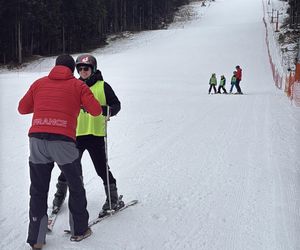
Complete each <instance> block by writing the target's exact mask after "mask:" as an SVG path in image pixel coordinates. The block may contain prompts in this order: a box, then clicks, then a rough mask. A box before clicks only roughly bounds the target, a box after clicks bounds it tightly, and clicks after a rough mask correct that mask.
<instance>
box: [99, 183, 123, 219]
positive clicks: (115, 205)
mask: <svg viewBox="0 0 300 250" xmlns="http://www.w3.org/2000/svg"><path fill="white" fill-rule="evenodd" d="M104 188H105V193H106V201H105V203H104V205H103V206H102V210H101V211H100V213H99V218H100V217H103V216H104V215H106V214H107V213H110V212H113V211H116V210H119V209H120V208H121V207H124V205H125V204H124V202H123V201H122V196H120V197H119V195H118V189H117V186H116V184H110V185H109V186H104ZM108 190H109V192H110V201H111V208H110V207H109V198H108ZM110 209H111V210H112V211H110Z"/></svg>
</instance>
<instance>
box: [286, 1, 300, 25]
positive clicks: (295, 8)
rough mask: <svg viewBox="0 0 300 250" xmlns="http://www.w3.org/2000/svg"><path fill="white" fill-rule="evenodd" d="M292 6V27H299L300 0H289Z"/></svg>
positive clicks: (290, 12) (290, 10) (290, 11)
mask: <svg viewBox="0 0 300 250" xmlns="http://www.w3.org/2000/svg"><path fill="white" fill-rule="evenodd" d="M289 5H290V8H289V10H288V13H289V20H290V21H289V23H290V28H294V29H299V28H300V0H289Z"/></svg>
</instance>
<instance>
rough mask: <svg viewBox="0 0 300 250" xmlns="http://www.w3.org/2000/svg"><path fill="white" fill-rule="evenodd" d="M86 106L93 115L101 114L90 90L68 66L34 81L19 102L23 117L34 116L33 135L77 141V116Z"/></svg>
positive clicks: (56, 68)
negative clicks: (48, 134)
mask: <svg viewBox="0 0 300 250" xmlns="http://www.w3.org/2000/svg"><path fill="white" fill-rule="evenodd" d="M81 106H83V107H84V108H85V110H86V111H87V112H89V113H90V114H91V115H93V116H97V115H100V114H101V113H102V109H101V105H100V103H99V102H98V101H97V100H96V99H95V98H94V95H93V94H92V92H91V91H90V89H89V87H88V86H87V85H86V84H84V83H83V82H82V81H80V80H78V79H76V78H75V77H74V76H73V74H72V72H71V70H70V69H69V68H68V67H65V66H55V67H54V68H53V69H52V70H51V72H50V73H49V75H48V76H45V77H43V78H40V79H38V80H37V81H35V82H34V83H33V84H32V85H31V86H30V88H29V90H28V91H27V93H26V94H25V96H24V97H23V98H22V99H21V100H20V102H19V107H18V111H19V112H20V113H21V114H30V113H33V117H32V125H31V128H30V130H29V134H30V133H51V134H61V135H65V136H67V137H70V138H72V139H74V140H75V139H76V126H77V116H78V114H79V111H80V107H81Z"/></svg>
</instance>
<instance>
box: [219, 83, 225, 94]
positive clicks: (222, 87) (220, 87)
mask: <svg viewBox="0 0 300 250" xmlns="http://www.w3.org/2000/svg"><path fill="white" fill-rule="evenodd" d="M221 89H222V90H223V93H225V94H227V91H226V89H225V87H224V86H221V85H220V86H219V88H218V93H221Z"/></svg>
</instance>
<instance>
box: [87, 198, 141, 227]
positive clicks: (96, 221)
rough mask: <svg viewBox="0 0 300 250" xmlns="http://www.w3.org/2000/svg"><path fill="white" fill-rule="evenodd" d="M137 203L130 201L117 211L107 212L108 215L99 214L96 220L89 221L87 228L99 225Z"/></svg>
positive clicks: (105, 213)
mask: <svg viewBox="0 0 300 250" xmlns="http://www.w3.org/2000/svg"><path fill="white" fill-rule="evenodd" d="M137 203H138V200H132V201H129V202H127V203H125V204H124V206H123V207H121V208H119V209H118V210H113V211H112V212H109V213H107V212H100V214H99V216H98V218H95V219H92V220H91V221H89V227H91V226H93V225H95V224H97V223H99V222H100V221H103V220H105V219H106V218H109V217H111V216H113V215H115V214H117V213H118V212H120V211H123V210H124V209H126V208H128V207H130V206H133V205H135V204H137Z"/></svg>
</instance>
